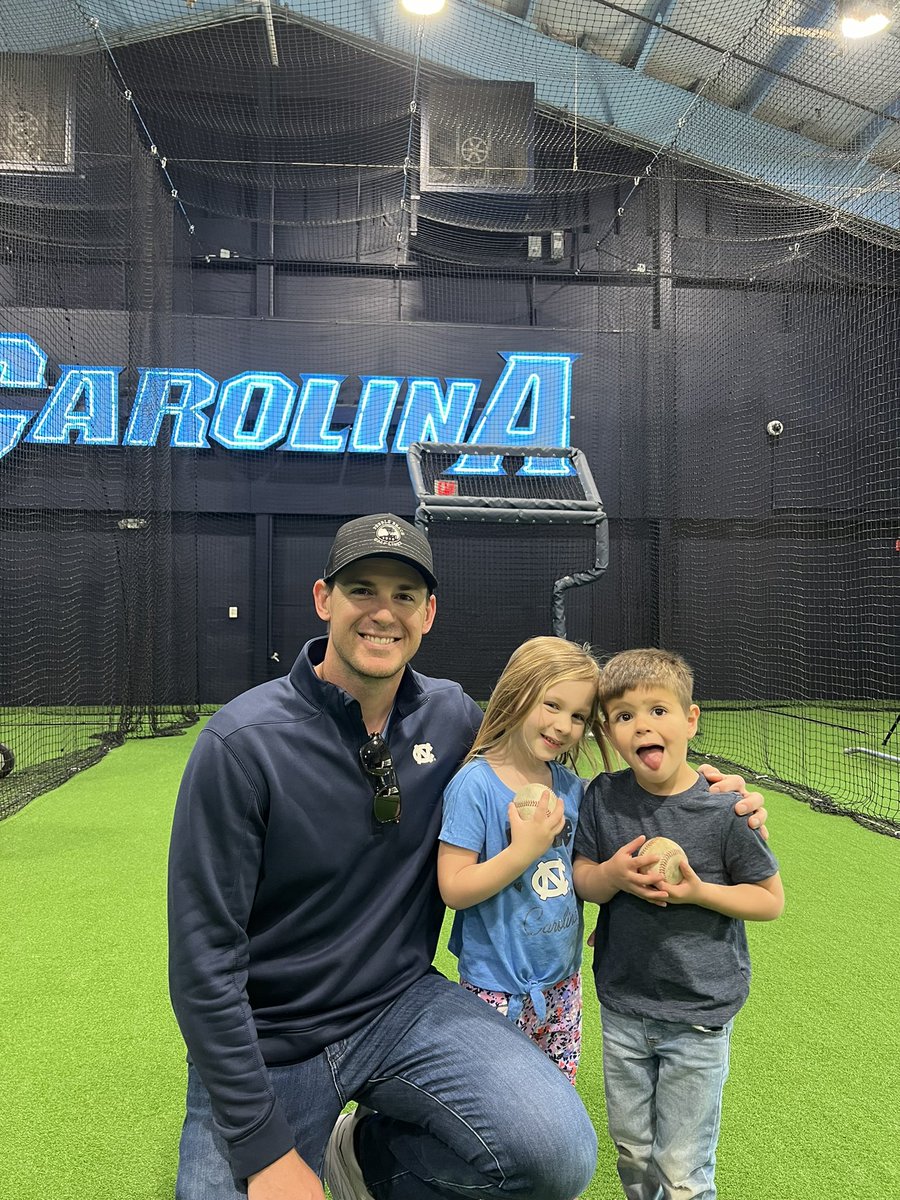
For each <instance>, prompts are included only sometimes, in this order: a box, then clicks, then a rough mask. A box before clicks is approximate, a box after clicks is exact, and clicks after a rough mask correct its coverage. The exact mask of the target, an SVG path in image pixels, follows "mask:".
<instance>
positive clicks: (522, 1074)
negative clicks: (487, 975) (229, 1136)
mask: <svg viewBox="0 0 900 1200" xmlns="http://www.w3.org/2000/svg"><path fill="white" fill-rule="evenodd" d="M269 1074H270V1076H271V1080H272V1085H273V1087H274V1089H275V1093H276V1095H277V1096H278V1099H279V1101H280V1103H281V1105H282V1108H283V1110H284V1112H285V1114H286V1115H287V1118H288V1121H289V1122H290V1124H291V1125H292V1127H293V1129H294V1131H295V1140H296V1146H297V1151H298V1153H299V1154H300V1155H301V1157H302V1158H303V1159H304V1160H305V1161H306V1162H307V1163H308V1164H309V1165H310V1166H311V1167H312V1168H313V1170H315V1171H316V1172H317V1173H318V1174H319V1176H321V1174H322V1164H323V1160H324V1156H325V1144H326V1142H327V1141H328V1137H329V1134H330V1133H331V1129H332V1127H333V1125H334V1122H335V1120H336V1119H337V1117H338V1115H339V1113H340V1112H341V1109H342V1108H343V1107H344V1105H345V1104H346V1103H347V1101H348V1100H358V1101H359V1102H360V1103H362V1104H365V1105H367V1106H369V1107H371V1108H373V1109H376V1110H377V1115H375V1116H373V1117H370V1118H368V1119H367V1120H365V1121H363V1122H361V1123H360V1126H359V1161H360V1165H361V1167H362V1170H363V1175H364V1177H365V1180H366V1184H367V1186H368V1189H369V1191H370V1192H371V1193H372V1195H373V1196H374V1197H375V1200H445V1198H447V1197H455V1196H467V1197H470V1200H474V1197H498V1198H499V1197H516V1198H517V1200H572V1197H573V1196H577V1195H578V1194H579V1193H580V1192H581V1191H582V1190H583V1189H584V1188H586V1187H587V1185H588V1182H589V1180H590V1179H591V1177H592V1175H593V1173H594V1168H595V1166H596V1158H597V1138H596V1134H595V1132H594V1128H593V1126H592V1124H591V1121H590V1118H589V1117H588V1115H587V1112H586V1111H585V1109H584V1106H583V1105H582V1103H581V1100H580V1099H579V1097H578V1093H577V1092H576V1091H575V1089H574V1088H573V1087H572V1085H571V1084H570V1083H569V1081H568V1080H567V1079H566V1077H565V1076H564V1075H563V1074H562V1072H561V1071H560V1070H559V1069H558V1067H556V1066H555V1065H554V1064H553V1063H552V1062H550V1060H549V1059H548V1058H546V1057H545V1056H544V1055H543V1054H542V1053H541V1051H540V1050H538V1049H537V1047H536V1046H534V1045H533V1044H532V1043H531V1042H530V1041H529V1040H528V1038H527V1037H525V1035H524V1034H523V1033H521V1032H520V1031H519V1030H518V1029H516V1027H515V1026H514V1025H513V1024H512V1022H511V1021H508V1020H506V1018H505V1017H501V1016H500V1015H499V1013H496V1012H495V1011H494V1010H493V1009H491V1008H490V1007H489V1006H488V1005H487V1004H485V1003H484V1002H483V1001H482V1000H479V999H478V998H477V997H475V996H473V995H471V994H470V993H469V992H466V991H465V990H464V989H463V988H461V987H459V986H458V985H457V984H455V983H450V982H449V980H447V979H444V978H443V977H442V976H440V975H426V976H425V977H424V978H423V979H420V980H419V981H418V982H417V983H416V984H414V985H413V987H411V988H409V990H408V991H407V992H406V993H404V995H403V996H401V997H400V998H399V999H398V1000H396V1001H395V1002H394V1003H393V1004H392V1005H390V1006H389V1007H388V1008H387V1009H386V1010H385V1011H384V1012H383V1013H381V1014H380V1015H379V1016H378V1017H377V1018H376V1019H375V1020H373V1021H372V1022H371V1023H370V1024H369V1025H367V1026H366V1027H365V1028H363V1029H361V1030H359V1031H358V1032H357V1033H355V1034H353V1035H352V1036H351V1037H349V1038H347V1039H346V1040H345V1041H342V1042H338V1043H336V1044H335V1045H332V1046H328V1047H326V1049H325V1050H324V1051H323V1052H322V1053H321V1054H319V1055H317V1056H316V1057H315V1058H313V1059H310V1060H309V1061H307V1062H303V1063H298V1064H296V1065H295V1066H286V1067H271V1068H270V1069H269ZM175 1194H176V1200H236V1198H237V1197H240V1196H246V1194H247V1193H246V1184H245V1182H244V1181H243V1180H241V1181H240V1182H239V1183H235V1181H234V1179H233V1177H232V1174H231V1169H230V1167H229V1162H228V1153H227V1147H226V1145H225V1143H224V1142H223V1140H222V1138H221V1137H220V1136H219V1135H218V1133H216V1131H215V1128H214V1126H213V1122H212V1110H211V1107H210V1102H209V1095H208V1093H207V1091H206V1089H205V1088H204V1087H203V1084H202V1083H201V1082H200V1079H199V1077H198V1076H197V1073H196V1071H195V1070H194V1068H193V1067H190V1068H189V1075H188V1099H187V1116H186V1118H185V1123H184V1129H183V1131H182V1135H181V1147H180V1158H179V1169H178V1182H177V1185H176V1193H175Z"/></svg>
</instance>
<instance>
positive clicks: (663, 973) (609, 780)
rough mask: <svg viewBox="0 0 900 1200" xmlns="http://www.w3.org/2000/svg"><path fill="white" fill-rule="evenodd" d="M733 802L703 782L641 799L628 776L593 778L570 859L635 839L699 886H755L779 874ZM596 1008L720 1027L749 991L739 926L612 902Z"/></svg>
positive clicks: (601, 930) (627, 900)
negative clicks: (666, 853) (681, 861)
mask: <svg viewBox="0 0 900 1200" xmlns="http://www.w3.org/2000/svg"><path fill="white" fill-rule="evenodd" d="M737 800H738V796H737V794H736V793H729V794H727V795H721V794H720V795H713V794H711V793H710V791H709V785H708V783H707V782H706V780H705V779H704V778H703V777H702V776H700V777H699V779H698V781H697V782H696V783H695V784H694V786H693V787H691V788H690V789H689V790H688V791H686V792H680V793H679V794H678V795H676V796H654V795H652V794H651V793H650V792H645V791H644V789H643V788H642V787H641V786H640V785H639V784H638V782H637V780H636V779H635V777H634V773H633V772H632V771H631V770H630V769H629V770H625V771H617V772H615V773H613V774H606V775H599V776H598V777H597V778H596V779H595V780H593V782H592V783H591V784H590V785H589V786H588V789H587V792H586V793H585V797H584V800H583V801H582V805H581V815H580V817H579V821H578V830H577V832H576V835H575V854H576V855H578V854H582V855H584V856H585V857H586V858H590V859H593V860H594V861H595V862H604V861H605V860H606V859H608V858H611V857H612V855H613V854H614V853H615V852H616V851H617V850H619V849H620V848H621V847H622V846H624V845H625V844H626V843H627V842H630V841H632V840H633V839H634V838H636V837H638V836H639V835H640V834H642V833H643V834H645V835H646V836H647V838H651V837H659V836H662V837H668V838H672V840H673V841H676V842H677V843H678V844H679V846H681V848H682V850H684V852H685V854H686V856H687V859H688V862H689V863H690V864H691V866H692V867H693V868H694V870H695V871H696V872H697V874H698V875H699V876H700V878H701V879H702V880H703V881H704V883H726V884H728V883H758V882H759V881H760V880H762V879H768V878H769V876H770V875H774V874H775V872H776V871H777V870H778V863H777V861H776V859H775V856H774V855H773V854H772V852H771V851H770V850H769V848H768V847H767V846H766V843H765V842H764V841H763V839H762V837H761V836H760V834H759V833H758V832H757V831H756V830H753V829H751V828H750V827H749V825H748V824H747V818H746V817H739V816H737V815H736V813H735V811H734V805H735V804H736V803H737ZM594 978H595V980H596V983H597V994H598V995H599V997H600V1002H601V1003H602V1004H605V1005H607V1006H608V1007H609V1008H611V1009H614V1010H615V1011H616V1012H620V1013H625V1014H628V1015H631V1016H640V1017H650V1018H656V1019H657V1020H662V1021H682V1022H686V1023H687V1024H690V1025H724V1024H725V1022H726V1021H728V1020H730V1019H731V1018H732V1017H733V1016H734V1014H735V1013H736V1012H737V1011H738V1009H739V1008H740V1007H741V1005H742V1004H743V1003H744V1001H745V1000H746V999H747V994H748V992H749V989H750V955H749V953H748V950H747V937H746V934H745V932H744V923H743V921H738V920H735V919H734V918H732V917H726V916H723V915H722V914H721V913H717V912H712V911H711V910H710V909H708V908H700V907H699V906H698V905H696V904H669V905H667V906H666V907H665V908H659V907H657V906H656V905H653V904H649V903H648V902H647V901H646V900H640V899H638V897H637V896H632V895H631V894H630V893H629V892H617V893H616V895H615V896H613V898H612V899H611V900H610V901H608V903H606V904H603V905H601V907H600V919H599V923H598V925H597V936H596V944H595V949H594Z"/></svg>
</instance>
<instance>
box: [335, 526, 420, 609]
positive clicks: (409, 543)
mask: <svg viewBox="0 0 900 1200" xmlns="http://www.w3.org/2000/svg"><path fill="white" fill-rule="evenodd" d="M361 558H396V559H399V560H400V562H405V563H409V565H410V566H411V567H415V568H416V570H417V571H418V572H419V574H420V575H421V576H422V577H423V578H424V580H425V582H426V583H427V584H428V586H429V588H431V590H432V591H434V589H435V588H436V587H437V579H436V578H435V574H434V562H433V560H432V557H431V546H430V545H429V544H428V538H426V537H425V535H424V534H422V533H419V531H418V529H416V527H415V525H410V523H409V522H408V521H404V520H403V519H402V517H396V516H394V514H393V513H376V514H375V516H372V517H357V518H356V520H355V521H348V522H347V523H346V524H345V525H342V526H341V527H340V529H339V530H338V531H337V533H336V534H335V535H334V541H333V542H332V544H331V552H330V553H329V555H328V562H327V563H326V564H325V571H324V573H323V575H322V578H323V579H325V580H326V582H330V581H331V579H332V577H333V576H335V575H336V574H337V573H338V571H340V570H342V569H343V568H344V567H349V566H350V564H351V563H355V562H358V561H359V559H361Z"/></svg>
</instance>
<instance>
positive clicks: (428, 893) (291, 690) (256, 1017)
mask: <svg viewBox="0 0 900 1200" xmlns="http://www.w3.org/2000/svg"><path fill="white" fill-rule="evenodd" d="M325 644H326V641H325V639H324V638H322V639H316V640H315V641H312V642H308V643H307V645H306V646H304V648H303V650H302V651H301V653H300V656H299V657H298V659H297V661H296V662H295V663H294V666H293V667H292V669H291V672H290V674H289V675H286V676H284V677H283V678H281V679H276V680H273V681H271V682H269V683H264V684H262V685H261V686H259V687H256V688H253V689H251V690H250V691H249V692H245V693H244V694H243V695H241V696H238V697H237V698H236V699H235V700H232V701H231V702H230V703H229V704H227V705H225V707H224V708H222V709H220V710H219V712H217V713H216V714H215V716H213V717H212V718H211V719H210V721H209V722H208V724H207V725H206V728H205V729H204V730H203V731H202V732H201V734H200V736H199V738H198V739H197V744H196V747H195V749H194V751H193V753H192V754H191V756H190V759H189V761H188V764H187V768H186V770H185V774H184V778H183V780H182V784H181V790H180V792H179V795H178V801H177V804H176V808H175V820H174V826H173V831H172V844H171V851H170V859H169V983H170V991H171V996H172V1004H173V1007H174V1009H175V1014H176V1016H177V1018H178V1022H179V1025H180V1026H181V1031H182V1034H183V1036H184V1039H185V1042H186V1043H187V1047H188V1053H189V1055H190V1058H191V1061H192V1062H193V1063H194V1065H195V1066H196V1068H197V1070H198V1072H199V1074H200V1077H201V1079H202V1080H203V1083H204V1084H205V1086H206V1088H207V1090H208V1091H209V1093H210V1096H211V1098H212V1103H213V1109H214V1112H215V1115H216V1120H217V1124H218V1126H219V1129H220V1131H221V1132H222V1134H223V1136H224V1137H225V1139H226V1140H227V1141H228V1143H229V1146H230V1151H231V1160H232V1166H233V1168H234V1171H235V1174H236V1175H237V1176H238V1177H242V1178H246V1177H247V1176H248V1175H250V1174H251V1173H253V1172H254V1171H258V1170H261V1169H262V1167H264V1166H267V1165H268V1164H269V1163H271V1162H274V1161H275V1159H277V1158H280V1157H281V1156H282V1155H283V1154H285V1153H287V1151H288V1150H290V1149H291V1148H292V1147H293V1145H294V1139H293V1135H292V1132H291V1129H290V1127H289V1125H288V1123H287V1121H286V1120H285V1118H284V1116H283V1114H282V1112H281V1110H280V1108H279V1106H278V1103H277V1101H276V1100H275V1098H274V1094H273V1091H272V1087H271V1084H270V1082H269V1078H268V1072H267V1070H266V1067H267V1065H275V1064H285V1063H295V1062H300V1061H303V1060H304V1059H307V1058H310V1057H311V1056H313V1055H315V1054H317V1053H318V1052H319V1051H320V1050H322V1048H323V1047H324V1046H326V1045H328V1044H330V1043H332V1042H335V1041H337V1040H338V1039H340V1038H344V1037H347V1036H348V1035H349V1034H351V1033H352V1032H354V1031H355V1030H356V1029H359V1028H360V1027H361V1026H363V1025H364V1024H366V1023H367V1022H368V1021H369V1020H371V1019H372V1018H373V1017H374V1016H375V1015H376V1014H377V1013H378V1012H379V1011H380V1010H382V1009H383V1008H384V1007H385V1006H386V1005H388V1004H389V1003H391V1001H393V1000H394V999H396V997H397V996H398V995H400V994H401V993H402V992H403V991H404V990H405V989H406V988H407V987H409V986H410V984H412V983H413V982H414V981H415V980H417V979H419V978H420V977H421V976H422V975H424V974H425V973H426V972H427V971H429V970H430V969H431V962H432V959H433V957H434V952H435V948H436V946H437V939H438V935H439V932H440V927H441V921H442V917H443V905H442V903H441V900H440V896H439V893H438V888H437V873H436V856H437V839H438V833H439V831H440V826H441V804H440V801H441V795H442V793H443V791H444V788H445V786H446V785H447V783H448V782H449V780H450V778H451V776H452V775H453V773H454V772H455V771H456V769H457V767H458V766H459V763H460V761H461V760H462V758H463V757H464V755H465V754H466V752H467V750H468V749H469V746H470V745H471V743H472V741H473V739H474V736H475V733H476V731H477V729H478V726H479V724H480V722H481V716H482V714H481V710H480V709H479V708H478V706H477V705H476V704H475V703H474V701H473V700H471V699H470V698H469V697H468V696H466V695H465V694H464V692H463V691H462V689H461V688H460V687H459V685H458V684H456V683H452V682H451V681H449V680H441V679H429V678H428V677H426V676H424V675H420V674H419V673H418V672H416V671H413V670H412V669H411V668H410V667H407V668H406V670H405V673H404V676H403V679H402V681H401V684H400V688H399V690H398V692H397V697H396V701H395V704H394V710H393V713H392V716H391V719H390V725H389V728H388V731H387V736H388V742H389V745H390V749H391V753H392V755H393V759H394V766H395V769H396V772H397V777H398V781H399V786H400V791H401V795H402V805H403V808H402V816H401V819H400V822H399V824H396V825H394V824H392V825H377V824H376V822H375V820H374V816H373V811H372V799H373V796H372V786H371V783H370V781H369V779H368V778H367V777H366V776H365V775H364V773H363V772H362V770H361V768H360V765H359V757H358V756H359V748H360V746H361V745H362V744H363V742H364V741H365V740H366V739H367V737H368V733H367V731H366V729H365V726H364V724H363V720H362V713H361V710H360V707H359V704H358V702H357V701H356V700H354V699H353V698H352V697H351V696H349V695H348V694H347V693H346V692H344V691H343V690H342V689H340V688H338V687H335V686H334V685H332V684H329V683H325V682H323V681H322V680H320V679H319V678H318V676H317V675H316V673H315V670H314V667H315V665H317V664H318V663H319V662H321V660H322V658H323V656H324V652H325ZM301 1153H302V1147H301Z"/></svg>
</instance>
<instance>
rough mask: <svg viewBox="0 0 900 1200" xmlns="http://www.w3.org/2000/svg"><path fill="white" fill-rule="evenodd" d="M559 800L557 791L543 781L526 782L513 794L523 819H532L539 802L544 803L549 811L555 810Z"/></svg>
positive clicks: (514, 802) (514, 801)
mask: <svg viewBox="0 0 900 1200" xmlns="http://www.w3.org/2000/svg"><path fill="white" fill-rule="evenodd" d="M557 800H558V797H557V795H556V793H555V792H553V791H552V790H551V789H550V788H548V787H547V786H546V784H543V783H526V784H525V786H524V787H523V788H519V790H518V791H517V792H516V794H515V796H513V804H515V806H516V808H517V810H518V813H519V816H520V817H521V818H522V820H523V821H530V820H531V818H532V817H533V816H534V814H535V812H536V811H537V807H538V805H539V804H544V805H545V806H546V808H547V811H548V812H553V810H554V808H556V804H557Z"/></svg>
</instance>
